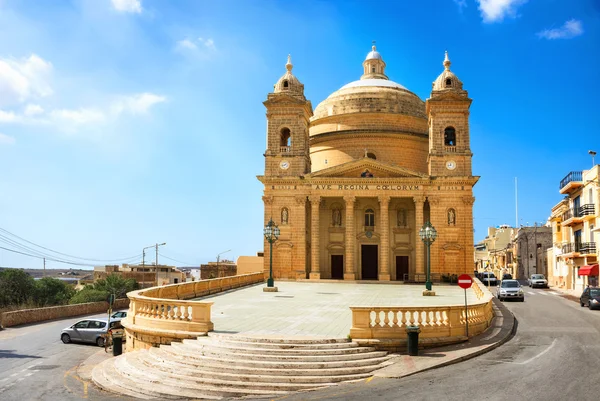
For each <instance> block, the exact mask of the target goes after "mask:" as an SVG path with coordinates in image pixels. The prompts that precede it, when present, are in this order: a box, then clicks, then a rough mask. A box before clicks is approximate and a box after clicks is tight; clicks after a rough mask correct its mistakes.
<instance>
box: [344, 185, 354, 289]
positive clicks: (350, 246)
mask: <svg viewBox="0 0 600 401" xmlns="http://www.w3.org/2000/svg"><path fill="white" fill-rule="evenodd" d="M355 200H356V197H354V196H344V202H345V203H346V235H345V242H346V255H345V257H344V280H356V269H355V267H354V245H355V244H356V235H355V232H356V229H355V228H354V201H355Z"/></svg>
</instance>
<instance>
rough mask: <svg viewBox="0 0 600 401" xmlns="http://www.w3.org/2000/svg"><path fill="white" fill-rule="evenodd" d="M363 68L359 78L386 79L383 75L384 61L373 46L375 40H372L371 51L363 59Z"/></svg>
mask: <svg viewBox="0 0 600 401" xmlns="http://www.w3.org/2000/svg"><path fill="white" fill-rule="evenodd" d="M363 68H364V73H363V75H362V76H361V77H360V79H388V77H387V76H386V75H385V62H384V61H383V58H382V57H381V54H379V52H378V51H377V48H376V47H375V41H373V46H372V47H371V51H370V52H369V54H367V57H366V58H365V61H363Z"/></svg>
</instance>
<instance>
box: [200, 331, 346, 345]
mask: <svg viewBox="0 0 600 401" xmlns="http://www.w3.org/2000/svg"><path fill="white" fill-rule="evenodd" d="M203 337H204V336H203ZM199 338H200V337H199ZM208 338H214V339H218V340H220V341H236V342H246V343H270V344H282V345H319V344H321V345H324V344H329V345H331V344H348V343H350V340H348V339H347V338H328V337H296V338H294V337H282V336H268V335H265V336H255V337H253V336H243V335H230V334H217V333H209V334H208Z"/></svg>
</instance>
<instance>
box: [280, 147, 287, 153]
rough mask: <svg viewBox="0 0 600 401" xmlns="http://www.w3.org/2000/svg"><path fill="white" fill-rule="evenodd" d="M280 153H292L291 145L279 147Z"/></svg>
mask: <svg viewBox="0 0 600 401" xmlns="http://www.w3.org/2000/svg"><path fill="white" fill-rule="evenodd" d="M279 153H290V147H289V146H281V147H280V148H279Z"/></svg>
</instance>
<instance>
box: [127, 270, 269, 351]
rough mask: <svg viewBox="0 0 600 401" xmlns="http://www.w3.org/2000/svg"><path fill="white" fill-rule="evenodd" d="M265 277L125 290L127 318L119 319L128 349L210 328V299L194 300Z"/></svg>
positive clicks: (249, 283)
mask: <svg viewBox="0 0 600 401" xmlns="http://www.w3.org/2000/svg"><path fill="white" fill-rule="evenodd" d="M263 281H264V273H263V272H258V273H251V274H244V275H240V276H231V277H220V278H215V279H209V280H201V281H192V282H186V283H180V284H171V285H166V286H161V287H151V288H147V289H142V290H138V291H132V292H130V293H128V294H127V297H128V298H129V300H130V304H129V311H128V312H127V318H126V319H124V320H123V321H122V323H123V326H125V332H126V335H127V350H128V351H130V350H133V349H140V348H150V347H151V346H158V345H160V344H170V343H171V342H172V341H180V340H182V339H184V338H196V337H198V336H199V335H203V334H206V333H207V332H209V331H212V330H213V327H214V326H213V323H212V321H211V306H212V304H213V303H212V302H206V301H193V300H189V299H191V298H198V297H202V296H205V295H210V294H214V293H218V292H222V291H227V290H230V289H232V288H239V287H244V286H247V285H252V284H256V283H261V282H263Z"/></svg>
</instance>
